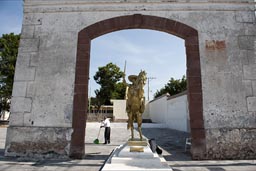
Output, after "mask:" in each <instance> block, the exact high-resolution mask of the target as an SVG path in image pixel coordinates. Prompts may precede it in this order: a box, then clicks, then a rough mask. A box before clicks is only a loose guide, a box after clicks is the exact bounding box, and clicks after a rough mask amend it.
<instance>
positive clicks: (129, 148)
mask: <svg viewBox="0 0 256 171" xmlns="http://www.w3.org/2000/svg"><path fill="white" fill-rule="evenodd" d="M111 170H113V171H114V170H115V171H116V170H120V171H122V170H141V171H143V170H160V171H172V169H171V168H170V167H169V166H168V164H167V163H166V161H165V159H164V158H162V157H161V158H160V157H159V156H158V154H157V153H153V152H152V151H151V149H150V147H149V145H148V143H147V141H146V140H145V141H130V140H129V141H128V142H127V143H125V144H123V145H120V146H119V147H117V148H116V149H115V150H114V151H113V152H112V153H111V155H110V157H109V158H108V160H107V161H106V163H105V165H104V166H103V168H102V171H111Z"/></svg>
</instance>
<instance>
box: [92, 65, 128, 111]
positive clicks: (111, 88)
mask: <svg viewBox="0 0 256 171" xmlns="http://www.w3.org/2000/svg"><path fill="white" fill-rule="evenodd" d="M123 75H124V73H123V72H122V71H121V70H120V68H119V67H118V66H117V65H115V64H113V63H108V64H107V65H106V66H103V67H99V68H98V71H97V72H96V74H95V75H94V77H93V78H94V80H95V81H96V83H97V84H99V85H100V86H101V87H100V89H97V90H95V94H96V98H97V101H98V102H97V106H100V105H103V104H104V105H109V104H111V102H110V99H124V96H125V89H126V87H125V84H124V83H121V82H119V81H120V79H121V78H122V77H123Z"/></svg>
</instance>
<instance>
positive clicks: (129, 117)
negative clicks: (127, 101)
mask: <svg viewBox="0 0 256 171" xmlns="http://www.w3.org/2000/svg"><path fill="white" fill-rule="evenodd" d="M127 129H131V137H132V138H131V139H132V140H133V139H134V133H133V129H134V127H133V117H132V113H131V112H130V113H128V124H127Z"/></svg>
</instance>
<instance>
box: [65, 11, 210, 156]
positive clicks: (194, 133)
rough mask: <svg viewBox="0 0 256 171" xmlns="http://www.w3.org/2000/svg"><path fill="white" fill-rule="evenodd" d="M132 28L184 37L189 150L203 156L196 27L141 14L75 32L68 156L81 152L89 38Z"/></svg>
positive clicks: (79, 154)
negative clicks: (73, 83) (189, 132)
mask: <svg viewBox="0 0 256 171" xmlns="http://www.w3.org/2000/svg"><path fill="white" fill-rule="evenodd" d="M135 28H136V29H151V30H157V31H163V32H166V33H169V34H172V35H175V36H178V37H180V38H182V39H184V40H185V47H186V61H187V86H188V103H189V115H190V128H191V138H192V147H191V153H192V158H194V159H203V158H204V154H205V150H206V148H205V129H204V121H203V108H202V102H203V99H202V84H201V67H200V55H199V40H198V32H197V30H196V29H194V28H192V27H190V26H188V25H186V24H183V23H180V22H178V21H174V20H171V19H167V18H161V17H156V16H149V15H141V14H134V15H127V16H120V17H115V18H110V19H107V20H103V21H100V22H97V23H95V24H92V25H90V26H88V27H86V28H84V29H83V30H81V31H80V32H79V34H78V44H77V56H76V74H75V86H74V89H75V90H74V100H73V118H72V127H73V130H74V131H73V134H72V138H71V147H70V157H72V158H82V157H83V156H84V153H85V152H84V141H85V140H84V137H85V123H86V118H87V105H88V79H89V64H90V47H91V40H92V39H94V38H96V37H99V36H101V35H104V34H107V33H110V32H114V31H118V30H123V29H135Z"/></svg>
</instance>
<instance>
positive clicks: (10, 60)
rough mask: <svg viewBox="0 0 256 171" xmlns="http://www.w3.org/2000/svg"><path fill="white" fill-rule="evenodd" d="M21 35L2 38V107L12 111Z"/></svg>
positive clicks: (0, 89) (11, 34) (6, 35)
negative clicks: (11, 102) (13, 88)
mask: <svg viewBox="0 0 256 171" xmlns="http://www.w3.org/2000/svg"><path fill="white" fill-rule="evenodd" d="M19 40H20V35H15V34H14V33H10V34H3V35H2V37H1V38H0V107H1V110H7V111H9V109H10V99H11V94H12V86H13V78H14V71H15V64H16V58H17V55H18V47H19Z"/></svg>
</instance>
